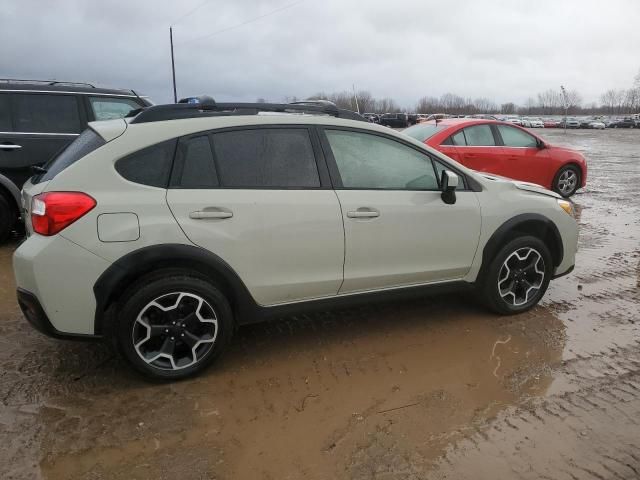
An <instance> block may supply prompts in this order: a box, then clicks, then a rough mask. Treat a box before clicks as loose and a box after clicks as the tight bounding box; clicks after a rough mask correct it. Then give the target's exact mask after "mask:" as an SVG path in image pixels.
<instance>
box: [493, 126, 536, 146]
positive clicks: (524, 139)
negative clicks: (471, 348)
mask: <svg viewBox="0 0 640 480" xmlns="http://www.w3.org/2000/svg"><path fill="white" fill-rule="evenodd" d="M498 131H499V132H500V136H501V137H502V142H503V143H504V146H505V147H537V146H538V142H537V140H536V138H535V137H534V136H533V135H529V134H528V133H527V132H523V131H522V130H520V129H519V128H514V127H510V126H508V125H498Z"/></svg>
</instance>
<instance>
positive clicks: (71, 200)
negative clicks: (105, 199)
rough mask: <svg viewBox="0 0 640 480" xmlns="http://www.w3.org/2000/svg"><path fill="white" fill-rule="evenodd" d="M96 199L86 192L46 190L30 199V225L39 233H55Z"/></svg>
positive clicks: (88, 208)
mask: <svg viewBox="0 0 640 480" xmlns="http://www.w3.org/2000/svg"><path fill="white" fill-rule="evenodd" d="M95 206H96V201H95V200H94V199H93V198H91V197H90V196H89V195H87V194H86V193H80V192H46V193H41V194H40V195H36V196H35V197H33V199H32V200H31V225H32V226H33V231H34V232H36V233H39V234H40V235H45V236H50V235H55V234H56V233H58V232H59V231H61V230H63V229H65V228H67V227H68V226H69V225H71V224H72V223H73V222H75V221H76V220H78V219H79V218H80V217H82V216H83V215H85V214H86V213H87V212H88V211H90V210H91V209H92V208H93V207H95Z"/></svg>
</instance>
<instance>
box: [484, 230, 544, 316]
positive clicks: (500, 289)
mask: <svg viewBox="0 0 640 480" xmlns="http://www.w3.org/2000/svg"><path fill="white" fill-rule="evenodd" d="M552 267H553V264H552V259H551V254H550V253H549V249H548V248H547V247H546V245H545V244H544V243H543V242H542V241H541V240H540V239H538V238H536V237H532V236H524V237H518V238H516V239H514V240H511V241H510V242H509V243H507V244H506V245H505V246H504V247H503V248H502V249H501V250H500V251H499V252H498V253H497V255H496V256H495V257H494V258H493V260H492V261H491V263H490V264H489V265H488V268H487V270H486V274H485V275H484V278H483V280H482V284H481V286H480V289H479V293H480V295H481V296H482V300H483V301H484V303H485V304H486V305H487V306H488V307H489V308H490V309H491V310H493V311H494V312H497V313H501V314H506V315H511V314H515V313H521V312H524V311H526V310H529V309H530V308H532V307H534V306H535V305H536V304H537V303H538V302H539V301H540V299H541V298H542V297H543V296H544V294H545V292H546V291H547V287H548V286H549V281H550V280H551V274H552Z"/></svg>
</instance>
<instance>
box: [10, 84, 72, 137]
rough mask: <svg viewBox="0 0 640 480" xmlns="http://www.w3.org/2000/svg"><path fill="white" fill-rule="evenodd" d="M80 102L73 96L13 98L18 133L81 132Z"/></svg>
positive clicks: (15, 127) (38, 95)
mask: <svg viewBox="0 0 640 480" xmlns="http://www.w3.org/2000/svg"><path fill="white" fill-rule="evenodd" d="M79 112H80V111H79V109H78V99H77V98H76V97H75V96H73V95H42V94H30V93H27V94H23V93H19V94H16V95H14V96H13V125H14V129H15V131H16V132H28V133H80V131H81V124H80V113H79Z"/></svg>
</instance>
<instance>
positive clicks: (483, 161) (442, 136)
mask: <svg viewBox="0 0 640 480" xmlns="http://www.w3.org/2000/svg"><path fill="white" fill-rule="evenodd" d="M403 133H405V134H407V135H409V136H410V137H413V138H415V139H416V140H418V141H420V142H423V143H425V144H427V145H429V146H430V147H433V148H435V149H436V150H439V151H441V152H442V153H444V154H445V155H447V156H448V157H451V158H453V159H454V160H456V161H458V162H459V163H461V164H463V165H465V166H467V167H469V168H472V169H474V170H477V171H479V172H487V173H493V174H496V175H501V176H503V177H509V178H512V179H514V180H522V181H526V182H532V183H537V184H538V185H542V186H543V187H545V188H548V189H551V190H554V191H556V192H558V193H559V194H560V195H562V196H563V197H570V196H571V195H573V194H574V193H575V192H576V190H578V189H579V188H580V187H584V186H585V185H586V183H587V162H586V161H585V159H584V157H583V156H582V155H581V154H580V153H578V152H576V151H575V150H571V149H568V148H564V147H558V146H555V145H551V144H549V143H547V142H546V141H544V140H543V139H542V138H540V137H538V136H536V135H534V134H532V133H531V132H529V131H528V130H525V129H524V128H521V127H518V126H516V125H513V124H511V123H505V122H498V121H494V120H480V119H471V118H449V119H444V120H440V121H439V122H438V123H437V124H436V123H435V122H432V121H430V122H423V123H418V124H417V125H414V126H412V127H409V128H407V129H406V130H403Z"/></svg>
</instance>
